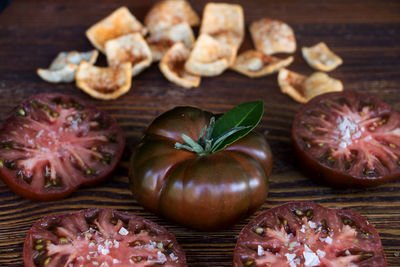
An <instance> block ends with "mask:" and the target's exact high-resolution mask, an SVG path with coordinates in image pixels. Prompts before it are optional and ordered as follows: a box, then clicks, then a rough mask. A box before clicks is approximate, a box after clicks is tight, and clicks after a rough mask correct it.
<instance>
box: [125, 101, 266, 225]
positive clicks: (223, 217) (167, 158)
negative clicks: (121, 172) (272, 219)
mask: <svg viewBox="0 0 400 267" xmlns="http://www.w3.org/2000/svg"><path fill="white" fill-rule="evenodd" d="M261 116H262V113H261ZM212 117H213V114H212V113H210V112H207V111H203V110H200V109H198V108H194V107H176V108H174V109H172V110H170V111H167V112H165V113H163V114H162V115H160V116H159V117H157V118H156V119H155V120H154V121H153V122H152V123H151V125H150V126H149V127H148V129H147V130H146V132H145V136H144V138H143V140H142V141H141V143H140V145H139V147H138V148H137V150H136V151H135V153H134V154H133V156H132V160H131V166H130V172H129V178H130V184H131V187H132V191H133V194H134V196H135V198H136V199H137V201H138V202H139V203H140V204H141V205H142V206H143V207H145V208H146V209H149V210H150V211H153V212H155V213H157V214H159V215H161V216H164V217H166V218H167V219H170V220H172V221H175V222H177V223H179V224H182V225H185V226H188V227H192V228H195V229H198V230H203V231H207V230H216V229H219V228H222V227H225V226H228V225H231V224H233V223H235V222H236V221H237V220H238V219H240V218H243V217H245V216H248V215H250V214H252V213H253V212H254V211H255V210H257V208H259V207H260V206H261V205H262V204H263V203H264V200H265V198H266V196H267V193H268V177H269V175H270V173H271V169H272V154H271V149H270V147H269V145H268V143H267V142H266V140H265V138H264V137H263V136H262V135H260V134H258V133H256V132H254V131H250V132H249V133H248V134H247V135H245V136H244V137H242V138H241V139H239V140H237V141H235V142H234V143H232V144H230V145H228V146H227V147H225V148H224V149H222V150H220V151H218V152H215V153H200V154H198V153H196V152H192V151H188V150H186V149H177V148H175V145H176V143H183V142H184V141H186V140H183V138H182V134H184V135H187V136H188V137H190V138H191V139H193V140H197V139H198V138H199V137H200V136H202V134H203V133H204V130H205V126H207V125H208V123H209V122H210V121H212V119H211V118H212ZM260 118H261V117H260ZM217 122H218V121H217ZM257 123H258V122H257ZM210 124H211V123H210ZM207 134H208V133H206V135H207ZM199 140H200V138H199Z"/></svg>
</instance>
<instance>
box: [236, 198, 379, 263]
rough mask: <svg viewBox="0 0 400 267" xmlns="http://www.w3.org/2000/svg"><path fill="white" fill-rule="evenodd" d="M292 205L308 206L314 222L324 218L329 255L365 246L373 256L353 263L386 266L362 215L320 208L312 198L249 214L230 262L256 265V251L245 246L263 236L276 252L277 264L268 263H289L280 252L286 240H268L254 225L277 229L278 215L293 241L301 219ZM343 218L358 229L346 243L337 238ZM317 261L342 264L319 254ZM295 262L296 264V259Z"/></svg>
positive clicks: (303, 208) (259, 241)
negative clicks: (319, 258) (329, 238)
mask: <svg viewBox="0 0 400 267" xmlns="http://www.w3.org/2000/svg"><path fill="white" fill-rule="evenodd" d="M295 209H298V210H301V211H307V210H312V211H313V213H312V216H311V218H312V219H311V220H312V221H314V223H315V224H316V225H319V224H318V222H319V221H322V220H326V223H327V226H328V229H329V232H331V233H332V239H333V240H332V242H331V243H329V244H333V245H332V246H330V247H327V250H326V251H325V252H326V254H330V255H331V256H332V255H334V256H333V257H339V255H341V253H343V250H344V249H346V248H348V249H354V250H357V249H365V251H366V252H373V253H374V255H373V257H370V258H367V259H365V260H362V261H360V262H359V264H358V265H355V266H370V267H385V266H387V263H386V258H385V254H384V251H383V248H382V243H381V240H380V237H379V234H378V233H377V231H376V229H375V228H374V227H373V225H372V224H371V223H369V222H368V221H367V219H366V218H365V217H363V216H362V215H360V214H358V213H356V212H353V211H350V210H341V209H328V208H324V207H322V206H320V205H318V204H315V203H313V202H288V203H285V204H282V205H280V206H277V207H274V208H271V209H269V210H267V211H265V212H263V213H261V214H259V215H257V216H256V217H255V218H253V219H252V220H251V221H250V222H249V223H248V224H247V225H246V226H245V227H244V228H243V229H242V230H241V232H240V234H239V238H238V241H237V243H236V247H235V251H234V257H233V266H234V267H242V266H247V265H245V264H244V262H246V261H247V259H252V263H251V264H248V266H252V267H253V266H256V265H255V263H254V255H257V252H255V253H253V254H251V250H249V248H250V247H252V246H255V247H257V245H258V244H262V241H263V240H264V241H265V242H267V243H269V244H268V247H269V248H271V249H273V251H274V253H272V255H275V253H277V254H279V257H277V259H278V260H280V261H279V265H274V264H272V265H270V266H289V264H286V258H285V255H283V254H285V253H287V252H288V251H287V250H288V249H287V245H288V244H285V245H284V246H285V247H283V246H282V247H279V243H272V241H271V240H273V238H271V237H270V236H268V237H266V236H264V233H265V231H264V233H263V234H262V235H259V234H257V233H256V232H255V229H257V228H258V227H266V228H269V229H276V230H277V229H280V227H282V225H280V224H279V220H278V218H282V219H285V220H286V225H287V227H288V229H290V232H291V233H292V234H293V235H294V236H293V235H292V237H291V238H293V239H292V240H290V241H293V240H295V238H296V235H297V234H299V229H302V228H303V227H302V224H303V222H302V220H304V217H303V218H299V217H297V216H296V215H295V214H294V210H295ZM343 218H347V219H349V220H351V222H352V223H354V225H353V226H352V228H354V227H355V228H356V229H357V232H358V234H357V238H358V239H357V242H351V244H350V246H349V247H346V239H345V237H343V236H342V237H341V238H343V239H339V237H340V235H341V233H342V230H343V226H344V222H343V221H342V220H343ZM264 230H265V229H264ZM283 231H285V230H283ZM306 231H308V230H306ZM303 233H304V232H303ZM360 233H364V234H365V236H363V235H362V234H360ZM336 238H338V239H336ZM290 241H288V242H289V244H290V243H291V242H290ZM303 242H304V243H308V242H310V241H309V239H305V240H303ZM293 243H296V242H293ZM308 245H309V247H312V248H313V249H314V250H316V249H317V248H318V249H323V248H320V247H318V245H315V243H314V245H310V244H309V243H308ZM347 245H348V244H347ZM341 246H343V247H341ZM292 251H293V250H292ZM289 252H290V249H289ZM290 253H293V252H290ZM282 258H283V259H284V263H283V262H281V260H282ZM321 262H322V265H317V266H342V265H332V263H331V264H329V263H330V262H329V261H328V260H326V259H324V258H323V257H322V258H321ZM298 264H299V266H300V263H298ZM257 266H259V265H257ZM263 266H264V265H263ZM296 266H297V265H296ZM301 266H303V265H301ZM346 266H347V265H346Z"/></svg>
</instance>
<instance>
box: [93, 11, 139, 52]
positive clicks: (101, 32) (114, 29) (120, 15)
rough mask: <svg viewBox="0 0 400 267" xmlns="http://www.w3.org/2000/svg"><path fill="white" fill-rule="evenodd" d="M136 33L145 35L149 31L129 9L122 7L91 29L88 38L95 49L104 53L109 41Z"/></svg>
mask: <svg viewBox="0 0 400 267" xmlns="http://www.w3.org/2000/svg"><path fill="white" fill-rule="evenodd" d="M134 32H139V33H141V34H142V35H145V34H146V33H147V29H146V28H145V27H144V26H143V25H142V24H141V23H140V21H138V20H137V19H136V18H135V17H134V16H133V15H132V14H131V12H129V10H128V8H126V7H120V8H118V9H117V10H115V11H114V12H113V13H111V14H110V15H108V16H107V17H106V18H104V19H103V20H101V21H99V22H97V23H96V24H94V25H93V26H92V27H90V28H89V29H88V30H87V31H86V37H87V38H88V39H89V41H90V42H91V43H92V45H93V46H94V47H96V48H97V49H99V50H100V51H101V52H103V53H104V49H105V48H104V46H105V43H106V42H107V41H108V40H112V39H115V38H117V37H120V36H122V35H126V34H129V33H134Z"/></svg>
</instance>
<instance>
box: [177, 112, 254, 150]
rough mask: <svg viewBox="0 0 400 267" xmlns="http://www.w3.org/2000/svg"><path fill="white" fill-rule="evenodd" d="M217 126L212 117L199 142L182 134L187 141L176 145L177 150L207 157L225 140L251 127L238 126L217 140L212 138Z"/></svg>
mask: <svg viewBox="0 0 400 267" xmlns="http://www.w3.org/2000/svg"><path fill="white" fill-rule="evenodd" d="M214 125H215V117H211V119H210V123H209V124H208V126H207V125H205V126H204V128H203V129H202V130H201V132H200V134H199V137H198V140H197V142H196V141H194V140H193V139H192V138H190V137H189V136H187V135H186V134H182V135H181V137H182V139H183V140H184V141H185V143H183V144H182V143H179V142H176V143H175V148H176V149H186V150H189V151H191V152H195V153H197V154H198V155H199V156H205V155H208V154H210V153H213V152H214V151H215V148H216V147H218V145H219V144H221V143H222V142H223V141H224V140H225V139H227V138H228V137H230V136H232V135H233V134H235V133H237V132H239V131H241V130H244V129H247V128H250V127H251V126H237V127H234V128H232V129H230V130H228V131H226V132H224V133H223V134H222V135H220V136H219V137H217V138H215V140H214V139H213V138H212V137H211V136H212V133H213V130H214Z"/></svg>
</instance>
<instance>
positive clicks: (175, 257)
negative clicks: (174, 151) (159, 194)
mask: <svg viewBox="0 0 400 267" xmlns="http://www.w3.org/2000/svg"><path fill="white" fill-rule="evenodd" d="M24 260H25V266H28V267H31V266H32V267H33V266H37V267H39V266H46V267H47V266H71V267H73V266H103V267H105V266H186V264H185V261H186V260H185V256H184V252H183V250H182V248H181V247H180V246H179V245H178V243H177V242H176V239H175V238H174V237H173V236H172V234H170V233H169V232H167V230H165V229H164V228H162V227H160V226H158V225H156V224H155V223H153V222H151V221H148V220H146V219H143V218H140V217H137V216H133V215H129V214H127V213H123V212H118V211H113V210H110V209H88V210H82V211H79V212H75V213H71V214H59V215H54V216H49V217H45V218H43V219H42V220H40V221H38V222H37V223H36V224H35V225H34V226H33V227H32V228H31V230H30V231H29V233H28V236H27V238H26V240H25V245H24Z"/></svg>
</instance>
